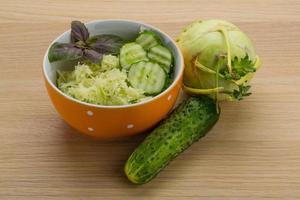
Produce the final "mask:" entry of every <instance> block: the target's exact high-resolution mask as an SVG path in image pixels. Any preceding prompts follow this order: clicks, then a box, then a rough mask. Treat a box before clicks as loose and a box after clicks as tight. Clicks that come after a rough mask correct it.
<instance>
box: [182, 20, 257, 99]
mask: <svg viewBox="0 0 300 200" xmlns="http://www.w3.org/2000/svg"><path fill="white" fill-rule="evenodd" d="M177 44H178V45H179V47H180V49H181V51H182V53H183V56H184V62H185V71H184V77H183V82H184V90H185V91H186V92H187V93H190V94H194V95H196V94H204V95H209V96H210V97H212V98H214V99H216V100H218V101H220V100H241V99H243V97H245V96H249V95H250V94H251V93H249V88H250V85H249V81H250V79H251V78H252V77H253V75H254V73H255V72H256V70H257V69H258V68H259V67H260V59H259V57H258V56H257V55H256V53H255V49H254V47H253V45H252V43H251V41H250V39H249V38H248V37H247V35H246V34H245V33H243V32H242V31H241V30H240V29H239V28H238V27H237V26H235V25H233V24H231V23H229V22H226V21H223V20H204V21H197V22H194V23H193V24H191V25H189V26H188V27H187V28H185V29H184V30H183V32H182V33H181V34H180V36H179V37H178V39H177Z"/></svg>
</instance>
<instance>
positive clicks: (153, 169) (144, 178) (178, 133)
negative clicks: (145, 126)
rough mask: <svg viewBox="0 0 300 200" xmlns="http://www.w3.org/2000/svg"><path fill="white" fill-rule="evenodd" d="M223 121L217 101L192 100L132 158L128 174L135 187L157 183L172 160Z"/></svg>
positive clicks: (176, 110) (172, 114)
mask: <svg viewBox="0 0 300 200" xmlns="http://www.w3.org/2000/svg"><path fill="white" fill-rule="evenodd" d="M218 119H219V113H218V111H217V106H216V104H215V102H214V100H212V99H210V98H209V97H205V96H203V97H190V98H188V99H187V100H186V101H185V102H184V103H182V104H181V105H179V106H178V107H177V108H176V109H175V110H174V111H173V112H172V113H171V114H170V116H169V117H168V118H167V119H165V120H163V121H162V122H161V123H160V124H159V125H158V126H157V127H156V128H155V129H154V130H153V131H152V133H151V134H150V135H149V136H147V138H146V139H145V140H144V141H143V142H142V144H140V145H139V146H138V147H137V148H136V149H135V151H134V152H133V153H132V154H131V156H130V157H129V159H128V160H127V162H126V164H125V169H124V170H125V174H126V176H127V177H128V179H129V180H130V181H131V182H133V183H135V184H143V183H146V182H148V181H150V180H151V179H153V178H154V177H155V176H156V175H157V174H158V173H159V172H160V171H161V170H162V169H163V168H164V167H165V166H166V165H167V164H168V163H169V162H170V161H171V160H173V159H174V158H175V157H176V156H177V155H179V154H180V153H181V152H183V151H184V150H186V149H187V148H188V147H189V146H190V145H192V144H193V143H194V142H196V141H197V140H199V139H200V138H201V137H203V136H205V135H206V133H207V132H208V131H209V130H210V129H211V128H212V127H213V126H214V124H215V123H216V122H217V121H218Z"/></svg>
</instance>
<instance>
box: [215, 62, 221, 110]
mask: <svg viewBox="0 0 300 200" xmlns="http://www.w3.org/2000/svg"><path fill="white" fill-rule="evenodd" d="M220 64H221V60H220V58H219V60H218V64H217V69H216V70H217V71H216V76H215V77H216V79H215V81H216V83H215V87H216V88H218V87H219V70H220ZM218 95H219V91H217V92H216V99H215V100H216V110H217V113H219V105H218Z"/></svg>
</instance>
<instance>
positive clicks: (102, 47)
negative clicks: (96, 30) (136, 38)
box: [88, 35, 124, 55]
mask: <svg viewBox="0 0 300 200" xmlns="http://www.w3.org/2000/svg"><path fill="white" fill-rule="evenodd" d="M88 44H89V46H90V47H91V48H92V49H94V50H95V51H97V52H98V53H101V54H114V55H116V54H118V53H119V51H120V48H121V47H122V45H123V44H124V41H123V39H122V38H120V37H119V36H116V35H96V36H93V37H91V38H89V40H88Z"/></svg>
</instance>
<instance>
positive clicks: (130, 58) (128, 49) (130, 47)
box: [120, 42, 148, 69]
mask: <svg viewBox="0 0 300 200" xmlns="http://www.w3.org/2000/svg"><path fill="white" fill-rule="evenodd" d="M142 60H145V61H147V60H148V58H147V53H146V51H145V50H144V49H143V47H142V46H141V45H139V44H137V43H135V42H131V43H127V44H125V45H123V46H122V48H121V50H120V64H121V67H122V68H123V69H129V68H130V66H131V65H132V64H133V63H136V62H139V61H142Z"/></svg>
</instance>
